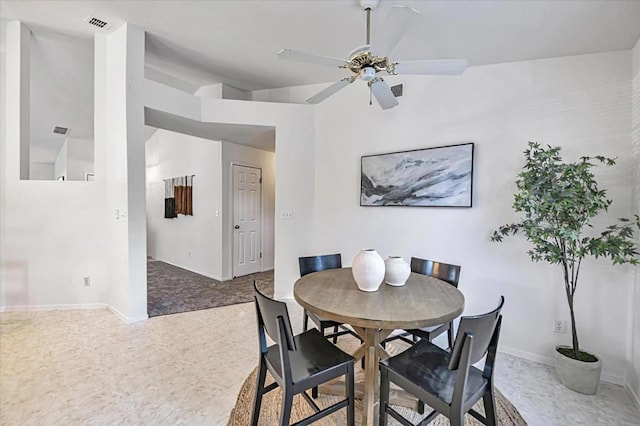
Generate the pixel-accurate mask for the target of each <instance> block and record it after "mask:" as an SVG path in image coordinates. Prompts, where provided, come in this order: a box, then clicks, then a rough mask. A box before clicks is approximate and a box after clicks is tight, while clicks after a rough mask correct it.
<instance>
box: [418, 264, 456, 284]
mask: <svg viewBox="0 0 640 426" xmlns="http://www.w3.org/2000/svg"><path fill="white" fill-rule="evenodd" d="M460 269H461V268H460V266H458V265H451V264H449V263H442V262H437V261H435V260H429V259H420V258H418V257H412V258H411V272H416V273H418V274H422V275H429V276H430V277H434V278H438V279H440V280H443V281H446V282H448V283H449V284H451V285H452V286H454V287H458V280H459V279H460Z"/></svg>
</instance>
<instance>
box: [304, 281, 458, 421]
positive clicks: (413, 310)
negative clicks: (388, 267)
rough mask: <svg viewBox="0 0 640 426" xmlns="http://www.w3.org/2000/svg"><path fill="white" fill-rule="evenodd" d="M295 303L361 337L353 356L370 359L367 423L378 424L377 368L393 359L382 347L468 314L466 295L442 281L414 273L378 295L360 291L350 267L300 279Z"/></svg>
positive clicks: (365, 406)
mask: <svg viewBox="0 0 640 426" xmlns="http://www.w3.org/2000/svg"><path fill="white" fill-rule="evenodd" d="M293 295H294V297H295V299H296V301H297V302H298V303H299V304H300V305H301V306H302V307H304V308H305V309H306V310H308V311H309V312H312V313H314V314H316V315H319V316H321V317H324V318H327V319H330V320H333V321H338V322H342V323H345V324H350V325H351V326H352V328H353V329H354V330H355V332H356V333H357V334H358V335H359V336H360V337H361V338H362V341H363V343H362V345H361V346H360V347H359V348H358V349H357V350H356V351H355V352H354V353H353V354H352V355H353V356H354V357H355V358H356V360H360V359H362V358H363V357H364V359H365V368H364V370H365V374H364V377H365V378H364V394H363V413H362V424H363V425H373V424H377V417H378V408H377V405H378V401H377V398H376V390H377V388H378V363H379V361H380V359H386V358H388V357H389V354H388V353H387V352H386V350H385V349H384V348H383V347H382V346H381V344H380V343H381V342H382V341H383V340H384V339H385V338H387V337H388V336H389V334H391V333H392V332H393V330H396V329H414V328H422V327H428V326H431V325H439V324H443V323H445V322H447V321H449V320H451V319H453V318H456V317H457V316H459V315H460V314H461V313H462V311H463V310H464V296H463V295H462V293H461V292H460V291H459V290H458V289H457V288H455V287H454V286H452V285H450V284H448V283H446V282H445V281H442V280H439V279H437V278H433V277H429V276H427V275H421V274H416V273H413V272H412V273H411V275H410V276H409V279H408V280H407V282H406V284H405V285H404V286H401V287H394V286H390V285H387V284H384V283H383V284H381V285H380V288H379V289H378V291H375V292H371V293H369V292H364V291H361V290H359V289H358V286H357V284H356V282H355V280H354V278H353V274H352V272H351V268H340V269H328V270H324V271H320V272H314V273H311V274H308V275H305V276H304V277H302V278H300V279H298V280H297V281H296V283H295V285H294V287H293Z"/></svg>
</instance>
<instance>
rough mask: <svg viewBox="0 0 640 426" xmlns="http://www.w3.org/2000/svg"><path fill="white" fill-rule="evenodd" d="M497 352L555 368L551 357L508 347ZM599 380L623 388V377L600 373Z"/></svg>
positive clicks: (502, 347)
mask: <svg viewBox="0 0 640 426" xmlns="http://www.w3.org/2000/svg"><path fill="white" fill-rule="evenodd" d="M498 351H499V352H503V353H505V354H508V355H513V356H516V357H518V358H522V359H526V360H528V361H533V362H537V363H539V364H544V365H548V366H550V367H555V366H556V360H555V359H554V358H551V357H546V356H542V355H538V354H533V353H531V352H526V351H521V350H520V349H515V348H510V347H508V346H500V347H499V349H498ZM600 380H602V381H603V382H607V383H613V384H614V385H620V386H624V384H625V380H624V377H623V376H616V375H614V374H609V373H602V374H601V375H600Z"/></svg>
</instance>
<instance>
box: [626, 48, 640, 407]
mask: <svg viewBox="0 0 640 426" xmlns="http://www.w3.org/2000/svg"><path fill="white" fill-rule="evenodd" d="M631 59H632V75H633V80H632V90H633V92H632V93H633V94H632V105H631V108H632V126H633V127H632V136H631V140H632V142H631V143H632V145H633V155H632V159H633V164H634V168H635V170H634V178H633V188H634V189H633V204H632V206H633V207H632V208H633V210H635V212H636V213H639V212H640V39H639V40H638V42H637V43H636V46H635V47H634V48H633V51H632V57H631ZM638 240H639V242H640V237H639V238H638ZM630 275H631V277H630V281H631V282H630V284H629V285H630V290H629V295H630V297H629V315H630V317H631V318H630V331H629V336H630V339H629V340H630V342H629V350H628V358H629V359H630V360H631V362H630V365H629V370H628V371H627V389H629V391H630V393H631V394H632V395H633V397H634V399H635V403H636V405H637V406H638V407H640V267H635V268H632V269H631V272H630Z"/></svg>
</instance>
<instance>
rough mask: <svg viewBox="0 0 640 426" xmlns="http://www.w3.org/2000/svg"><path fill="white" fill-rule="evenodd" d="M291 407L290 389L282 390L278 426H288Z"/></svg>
mask: <svg viewBox="0 0 640 426" xmlns="http://www.w3.org/2000/svg"><path fill="white" fill-rule="evenodd" d="M292 406H293V392H291V389H290V388H288V389H282V407H281V411H280V426H289V420H290V418H291V407H292Z"/></svg>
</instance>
